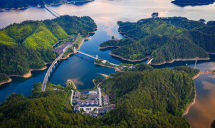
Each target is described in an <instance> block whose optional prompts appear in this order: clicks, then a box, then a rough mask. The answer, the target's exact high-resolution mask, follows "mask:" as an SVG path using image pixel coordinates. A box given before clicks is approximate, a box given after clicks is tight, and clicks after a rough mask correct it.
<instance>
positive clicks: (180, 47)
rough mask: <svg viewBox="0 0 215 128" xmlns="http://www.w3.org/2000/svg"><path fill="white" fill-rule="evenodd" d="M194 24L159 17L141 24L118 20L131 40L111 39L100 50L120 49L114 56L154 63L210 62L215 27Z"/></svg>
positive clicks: (180, 19) (144, 20)
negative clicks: (147, 60) (108, 48)
mask: <svg viewBox="0 0 215 128" xmlns="http://www.w3.org/2000/svg"><path fill="white" fill-rule="evenodd" d="M202 21H203V20H201V21H192V20H188V19H187V18H184V17H165V18H162V17H160V18H159V17H155V18H148V19H141V20H139V21H137V22H134V23H130V22H122V21H118V22H117V24H118V25H119V30H118V31H119V32H123V33H122V34H123V36H124V37H127V38H124V39H121V40H108V41H105V42H103V43H102V44H100V48H107V47H118V48H116V49H113V50H112V51H111V53H110V54H111V55H113V56H115V57H119V58H121V59H123V60H126V61H130V62H136V61H140V60H144V59H146V58H148V59H149V60H151V58H153V60H152V62H151V64H154V65H160V64H164V63H172V62H174V61H188V60H209V59H210V58H209V55H208V52H210V53H214V52H215V44H214V43H213V40H215V31H214V29H215V25H213V22H212V21H211V22H209V23H210V25H207V24H204V23H203V22H202Z"/></svg>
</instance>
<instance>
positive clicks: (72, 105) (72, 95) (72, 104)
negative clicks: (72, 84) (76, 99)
mask: <svg viewBox="0 0 215 128" xmlns="http://www.w3.org/2000/svg"><path fill="white" fill-rule="evenodd" d="M73 93H74V91H73V90H72V95H71V105H72V106H73V104H72V98H73Z"/></svg>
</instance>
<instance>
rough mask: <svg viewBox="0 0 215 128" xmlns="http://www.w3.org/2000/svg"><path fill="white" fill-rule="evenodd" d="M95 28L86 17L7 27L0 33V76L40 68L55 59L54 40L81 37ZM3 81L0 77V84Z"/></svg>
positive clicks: (66, 16) (30, 22)
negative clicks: (78, 35)
mask: <svg viewBox="0 0 215 128" xmlns="http://www.w3.org/2000/svg"><path fill="white" fill-rule="evenodd" d="M96 27H97V26H96V24H95V22H94V21H93V20H92V19H91V18H90V17H87V16H84V17H77V16H68V15H65V16H61V17H58V18H56V19H52V20H45V21H24V22H22V23H20V24H17V23H14V24H11V25H9V26H7V27H6V28H4V29H1V30H0V60H1V61H0V67H1V69H0V73H3V74H5V75H11V74H18V75H23V74H25V73H28V71H29V70H30V69H32V68H33V69H36V68H42V67H44V66H45V62H51V61H53V60H54V59H55V58H56V57H57V56H58V53H56V52H54V51H52V49H51V46H52V45H53V44H55V43H56V42H57V41H58V40H61V39H66V38H69V37H71V36H70V35H73V36H74V35H77V34H79V33H80V34H81V35H82V36H84V37H85V36H87V35H88V32H91V31H93V30H94V28H96ZM1 78H2V79H1ZM5 78H6V77H0V81H2V80H3V79H4V80H6V79H5Z"/></svg>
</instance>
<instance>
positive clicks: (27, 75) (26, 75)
mask: <svg viewBox="0 0 215 128" xmlns="http://www.w3.org/2000/svg"><path fill="white" fill-rule="evenodd" d="M85 39H88V38H87V37H86V38H83V39H82V41H81V43H80V44H79V48H78V50H79V49H80V47H81V45H82V44H83V43H84V40H85ZM71 54H75V53H70V54H68V55H67V56H66V57H64V58H61V59H62V60H64V59H67V58H69V57H70V55H71ZM51 63H52V62H45V67H42V68H39V69H30V70H29V72H28V73H26V74H23V75H16V74H11V75H8V77H11V76H12V77H24V78H29V77H31V76H32V74H31V72H32V71H40V70H45V69H46V68H47V66H46V65H47V64H51ZM10 79H11V78H10ZM4 82H7V81H3V82H1V83H4ZM10 82H12V79H11V81H10ZM10 82H7V83H10ZM4 84H5V83H4ZM0 85H1V84H0Z"/></svg>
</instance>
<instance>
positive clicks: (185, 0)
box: [172, 0, 215, 7]
mask: <svg viewBox="0 0 215 128" xmlns="http://www.w3.org/2000/svg"><path fill="white" fill-rule="evenodd" d="M214 2H215V1H214V0H174V1H172V3H173V4H176V5H178V6H182V7H184V6H189V5H191V6H196V5H208V4H213V3H214Z"/></svg>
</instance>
